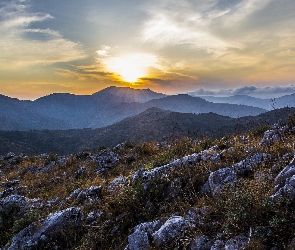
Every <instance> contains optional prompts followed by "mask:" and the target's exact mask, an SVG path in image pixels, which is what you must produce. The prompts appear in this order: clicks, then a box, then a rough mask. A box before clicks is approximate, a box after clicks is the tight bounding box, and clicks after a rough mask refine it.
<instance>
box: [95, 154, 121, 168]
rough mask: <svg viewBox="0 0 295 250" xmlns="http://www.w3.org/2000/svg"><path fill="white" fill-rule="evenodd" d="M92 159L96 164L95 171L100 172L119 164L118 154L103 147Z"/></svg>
mask: <svg viewBox="0 0 295 250" xmlns="http://www.w3.org/2000/svg"><path fill="white" fill-rule="evenodd" d="M94 160H95V161H96V162H97V165H98V168H97V170H96V172H97V173H101V172H104V171H107V170H108V169H110V168H113V167H115V166H117V165H118V164H119V161H120V157H119V155H118V154H116V153H115V152H113V151H111V150H109V149H103V150H101V151H100V152H99V153H98V154H97V155H96V156H95V157H94Z"/></svg>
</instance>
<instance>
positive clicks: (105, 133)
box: [0, 108, 295, 155]
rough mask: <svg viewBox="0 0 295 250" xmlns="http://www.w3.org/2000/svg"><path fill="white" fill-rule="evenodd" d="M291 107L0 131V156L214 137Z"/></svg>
mask: <svg viewBox="0 0 295 250" xmlns="http://www.w3.org/2000/svg"><path fill="white" fill-rule="evenodd" d="M294 113H295V108H284V109H278V110H273V111H269V112H266V113H263V114H260V115H258V116H247V117H241V118H231V117H227V116H221V115H217V114H214V113H204V114H190V113H179V112H172V111H167V110H162V109H159V108H149V109H147V110H145V111H144V112H142V113H140V114H138V115H135V116H132V117H128V118H126V119H124V120H122V121H120V122H118V123H115V124H113V125H110V126H107V127H104V128H98V129H79V130H44V131H0V155H1V154H3V155H4V154H7V153H8V152H10V151H12V152H15V153H25V154H40V153H44V152H47V153H48V152H52V153H58V154H69V153H73V152H78V151H81V150H83V149H84V148H90V149H91V150H96V149H97V148H99V147H101V146H107V147H114V146H116V145H117V144H120V143H122V142H124V141H132V142H135V143H140V142H145V141H159V142H161V141H167V140H169V139H177V138H182V137H184V136H189V137H192V138H196V137H203V136H205V137H210V138H218V137H222V136H224V135H228V134H239V133H243V132H248V131H249V130H251V129H254V128H256V127H259V126H261V125H271V124H273V123H276V122H277V121H279V120H285V119H286V118H287V117H288V115H289V114H294Z"/></svg>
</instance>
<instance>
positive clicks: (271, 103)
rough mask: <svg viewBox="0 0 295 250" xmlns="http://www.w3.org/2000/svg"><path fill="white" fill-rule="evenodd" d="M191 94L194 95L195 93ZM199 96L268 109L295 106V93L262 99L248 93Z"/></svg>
mask: <svg viewBox="0 0 295 250" xmlns="http://www.w3.org/2000/svg"><path fill="white" fill-rule="evenodd" d="M191 94H192V95H193V96H194V94H193V93H191ZM196 96H197V95H196ZM198 97H200V98H203V99H205V100H206V101H209V102H214V103H230V104H242V105H248V106H252V107H258V108H262V109H266V110H272V109H276V108H284V107H294V106H295V93H293V94H290V95H285V96H282V97H279V98H272V99H262V98H257V97H252V96H248V95H233V96H228V97H217V96H198Z"/></svg>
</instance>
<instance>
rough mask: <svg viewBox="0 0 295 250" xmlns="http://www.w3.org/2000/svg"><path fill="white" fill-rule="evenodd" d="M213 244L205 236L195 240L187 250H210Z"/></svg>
mask: <svg viewBox="0 0 295 250" xmlns="http://www.w3.org/2000/svg"><path fill="white" fill-rule="evenodd" d="M212 244H213V242H212V240H210V239H209V238H208V237H207V236H206V235H202V236H201V237H199V238H196V239H195V240H194V241H193V242H191V243H190V244H189V246H188V249H189V250H210V249H211V246H212Z"/></svg>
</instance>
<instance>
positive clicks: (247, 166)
mask: <svg viewBox="0 0 295 250" xmlns="http://www.w3.org/2000/svg"><path fill="white" fill-rule="evenodd" d="M270 157H271V156H270V155H269V154H265V153H258V154H255V155H253V156H250V157H248V158H246V159H245V160H243V161H240V162H239V163H236V164H234V165H233V166H232V167H233V169H234V171H235V173H236V174H237V175H238V176H242V177H244V176H247V175H248V174H251V173H253V171H254V170H255V168H256V167H257V166H259V164H261V163H262V162H264V161H265V160H267V159H270Z"/></svg>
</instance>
